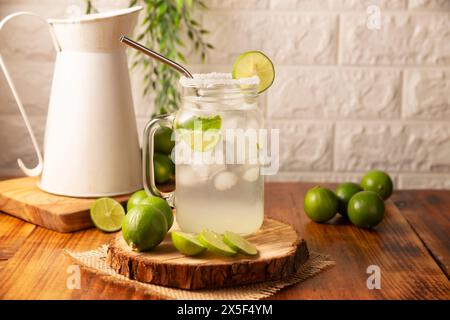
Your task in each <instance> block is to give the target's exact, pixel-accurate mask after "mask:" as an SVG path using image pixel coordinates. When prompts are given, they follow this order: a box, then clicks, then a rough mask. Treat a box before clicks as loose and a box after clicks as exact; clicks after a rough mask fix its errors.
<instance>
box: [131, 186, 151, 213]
mask: <svg viewBox="0 0 450 320" xmlns="http://www.w3.org/2000/svg"><path fill="white" fill-rule="evenodd" d="M147 198H148V194H147V193H146V192H145V190H139V191H136V192H135V193H133V194H132V195H131V197H130V199H128V202H127V212H128V211H130V210H131V209H133V208H134V207H135V206H136V205H138V204H139V203H140V202H141V201H142V200H144V199H147Z"/></svg>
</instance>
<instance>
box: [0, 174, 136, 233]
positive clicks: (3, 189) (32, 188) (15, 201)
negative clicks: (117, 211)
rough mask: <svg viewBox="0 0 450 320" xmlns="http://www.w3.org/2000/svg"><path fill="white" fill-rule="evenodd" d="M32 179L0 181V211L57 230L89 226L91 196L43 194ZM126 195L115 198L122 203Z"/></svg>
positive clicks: (69, 230) (92, 200)
mask: <svg viewBox="0 0 450 320" xmlns="http://www.w3.org/2000/svg"><path fill="white" fill-rule="evenodd" d="M36 182H37V180H36V178H31V177H27V178H17V179H11V180H4V181H0V211H3V212H6V213H9V214H10V215H13V216H15V217H18V218H21V219H23V220H26V221H29V222H31V223H34V224H37V225H39V226H42V227H45V228H47V229H51V230H55V231H58V232H73V231H78V230H82V229H86V228H89V227H92V221H91V218H90V216H89V208H90V207H91V205H92V203H93V202H94V201H95V199H88V198H71V197H63V196H57V195H54V194H50V193H46V192H44V191H42V190H40V189H39V188H38V187H37V186H36ZM128 197H129V196H128V195H126V196H120V197H115V199H116V200H117V201H119V202H124V201H126V200H127V199H128Z"/></svg>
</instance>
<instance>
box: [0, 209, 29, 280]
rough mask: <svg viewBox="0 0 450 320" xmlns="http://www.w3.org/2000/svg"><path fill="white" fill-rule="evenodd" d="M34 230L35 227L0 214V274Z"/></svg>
mask: <svg viewBox="0 0 450 320" xmlns="http://www.w3.org/2000/svg"><path fill="white" fill-rule="evenodd" d="M35 228H36V226H35V225H32V224H29V223H26V222H24V221H22V220H19V219H16V218H14V217H11V216H7V215H4V214H0V272H1V270H2V268H3V267H4V266H5V265H6V262H7V261H8V260H9V259H10V258H12V257H13V256H14V254H15V253H16V252H17V250H19V248H20V247H21V246H22V244H23V243H24V241H25V240H26V239H27V238H28V236H29V235H30V234H31V233H32V232H33V231H34V229H35Z"/></svg>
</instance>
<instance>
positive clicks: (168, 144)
mask: <svg viewBox="0 0 450 320" xmlns="http://www.w3.org/2000/svg"><path fill="white" fill-rule="evenodd" d="M172 133H173V131H172V129H170V128H168V127H160V128H159V129H158V130H156V132H155V140H154V141H155V151H156V152H159V153H162V154H165V155H169V154H170V153H171V152H172V149H173V147H174V146H175V141H173V140H172Z"/></svg>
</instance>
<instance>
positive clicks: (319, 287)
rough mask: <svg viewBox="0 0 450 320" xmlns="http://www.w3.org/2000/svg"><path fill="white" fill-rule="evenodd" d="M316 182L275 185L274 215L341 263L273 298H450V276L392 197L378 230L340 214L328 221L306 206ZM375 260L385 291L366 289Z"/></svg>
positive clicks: (313, 247)
mask: <svg viewBox="0 0 450 320" xmlns="http://www.w3.org/2000/svg"><path fill="white" fill-rule="evenodd" d="M314 185H315V184H299V183H274V184H270V185H269V188H268V193H269V194H270V196H268V197H267V200H268V202H269V203H268V205H267V207H269V208H270V215H271V216H272V217H274V218H278V219H280V220H283V219H288V220H286V221H289V222H290V223H291V224H292V225H293V226H294V227H295V228H296V229H297V230H298V231H299V233H300V235H301V236H302V237H303V238H305V239H306V241H307V243H308V247H309V249H310V250H311V251H319V252H321V253H326V254H329V255H330V256H331V257H332V259H333V260H335V261H336V266H335V267H334V268H332V269H330V270H329V271H327V272H326V275H325V274H324V275H323V276H318V277H314V278H311V279H308V280H307V281H305V282H304V283H303V284H301V285H300V286H301V289H300V288H299V287H290V288H287V289H286V290H283V291H281V292H280V293H279V294H277V295H276V296H275V297H274V298H277V299H288V298H289V297H291V296H296V297H298V298H299V299H330V298H331V299H449V298H450V286H449V282H448V280H447V278H446V277H445V275H444V274H443V273H442V271H441V270H440V269H439V267H438V266H437V264H436V263H435V262H434V261H433V259H432V258H431V257H430V255H429V253H428V251H427V249H426V248H425V247H424V246H423V244H422V242H421V241H420V239H419V238H418V237H417V236H416V235H415V233H414V231H413V230H412V229H411V228H410V226H409V225H408V223H407V221H406V220H405V218H404V217H403V216H402V215H401V213H400V212H399V210H398V209H397V207H395V205H394V204H393V202H392V201H390V200H388V202H387V204H386V215H385V218H384V219H383V221H382V222H381V223H380V224H379V225H378V226H377V227H376V228H375V229H374V230H366V229H360V228H356V227H355V226H353V225H351V224H350V223H349V222H348V221H347V220H346V219H344V218H342V217H340V216H339V215H337V216H336V217H335V218H334V219H332V220H331V221H330V222H328V223H325V224H318V223H314V222H312V221H311V220H309V219H308V218H307V217H306V215H305V214H304V211H303V205H302V204H303V197H304V194H305V193H306V191H307V190H308V189H309V188H311V187H313V186H314ZM324 185H325V186H329V187H333V186H334V185H327V184H324ZM276 199H278V200H276ZM281 199H282V200H281ZM280 200H281V201H280ZM371 265H376V266H378V267H379V268H380V270H381V289H380V290H376V289H375V290H371V289H368V288H367V283H366V282H367V278H368V277H369V274H367V273H366V271H367V268H368V267H369V266H371Z"/></svg>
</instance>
